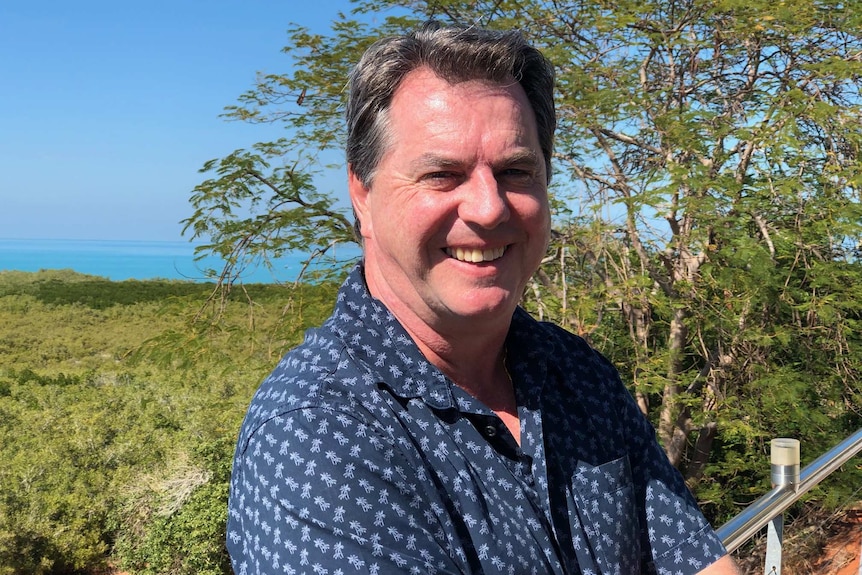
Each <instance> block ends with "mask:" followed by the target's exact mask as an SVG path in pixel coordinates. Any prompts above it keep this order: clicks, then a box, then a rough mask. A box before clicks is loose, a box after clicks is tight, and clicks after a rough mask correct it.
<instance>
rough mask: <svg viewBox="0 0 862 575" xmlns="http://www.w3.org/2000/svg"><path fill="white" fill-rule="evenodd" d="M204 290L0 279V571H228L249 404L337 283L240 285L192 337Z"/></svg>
mask: <svg viewBox="0 0 862 575" xmlns="http://www.w3.org/2000/svg"><path fill="white" fill-rule="evenodd" d="M212 290H213V286H212V285H206V284H192V283H184V282H168V281H152V282H139V281H126V282H110V281H106V280H103V279H101V278H94V277H87V276H81V275H77V274H73V273H71V272H59V273H58V272H40V273H36V274H25V273H11V272H2V273H0V445H2V447H0V457H2V461H3V464H2V465H0V485H3V487H4V489H3V490H2V492H0V574H13V573H15V574H43V573H44V574H47V573H76V572H80V573H84V572H95V571H98V570H103V569H105V568H106V567H107V566H108V565H109V564H110V565H113V566H115V567H118V568H122V569H125V570H128V571H130V572H133V573H145V574H146V573H153V574H155V573H188V574H192V573H195V574H207V573H212V574H216V573H229V572H230V570H229V565H228V560H227V557H226V554H225V552H224V524H225V521H226V502H227V482H228V476H229V473H230V462H231V456H232V451H233V446H234V441H235V438H236V433H237V431H238V429H239V425H240V422H241V420H242V417H243V415H244V412H245V408H246V406H247V404H248V402H249V400H250V398H251V395H252V393H253V392H254V389H255V388H256V387H257V385H258V383H259V382H260V380H261V379H262V378H263V377H264V376H265V375H266V374H267V373H268V371H269V370H270V369H271V368H272V366H273V365H274V363H275V361H277V358H278V357H280V355H281V354H282V353H283V351H284V350H285V349H286V348H287V347H289V346H292V345H295V344H296V343H298V342H299V341H300V339H301V337H302V333H303V331H304V329H306V328H307V327H308V326H310V325H313V324H318V323H319V322H320V321H321V320H322V319H324V318H325V317H326V316H327V315H328V314H329V311H330V310H331V307H332V302H333V297H334V286H333V285H331V284H321V285H316V286H314V287H307V286H302V285H297V286H278V285H252V286H246V289H245V290H240V289H235V290H234V292H233V294H232V295H231V296H230V297H229V298H228V300H227V301H226V302H224V305H223V307H222V315H221V318H220V322H219V325H218V329H209V330H205V331H204V332H201V333H198V332H196V331H195V330H194V329H193V328H192V327H191V326H193V325H194V324H193V322H192V321H191V319H192V318H193V317H194V316H195V314H196V313H197V312H198V311H199V308H200V306H201V305H202V302H204V301H206V299H207V296H208V295H209V294H210V293H211V292H212ZM250 296H252V297H253V298H254V304H253V305H249V303H248V298H249V297H250ZM179 358H182V360H180V359H179Z"/></svg>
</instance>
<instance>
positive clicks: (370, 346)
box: [327, 263, 553, 409]
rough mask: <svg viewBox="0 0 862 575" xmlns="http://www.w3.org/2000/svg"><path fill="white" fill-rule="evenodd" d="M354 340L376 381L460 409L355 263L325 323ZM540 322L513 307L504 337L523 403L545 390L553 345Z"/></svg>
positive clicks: (437, 406) (448, 386)
mask: <svg viewBox="0 0 862 575" xmlns="http://www.w3.org/2000/svg"><path fill="white" fill-rule="evenodd" d="M327 323H328V326H329V329H332V330H333V331H334V332H336V333H337V335H338V336H339V337H340V338H341V339H342V340H343V341H345V342H348V343H349V344H350V346H349V347H350V351H351V353H352V354H353V355H354V359H356V360H358V361H360V362H361V363H362V364H363V365H364V366H365V367H366V368H367V370H368V373H367V376H366V377H368V378H369V379H371V380H372V381H373V382H374V383H382V384H384V385H386V386H387V387H388V388H389V389H390V390H391V391H392V392H393V393H394V394H395V395H397V396H399V397H402V398H405V399H412V398H420V399H421V400H422V401H424V402H425V403H426V404H428V405H429V406H430V407H433V408H435V409H450V408H455V407H458V402H457V401H456V399H455V395H454V394H453V389H452V386H453V385H454V384H453V383H452V382H451V381H450V380H449V379H448V378H447V377H446V376H445V375H444V374H443V373H442V372H441V371H440V370H439V369H437V367H435V366H434V365H433V364H431V363H430V362H429V361H428V360H427V359H426V358H425V356H424V355H422V352H420V351H419V348H418V347H417V346H416V344H415V342H414V341H413V339H412V338H411V337H410V335H409V334H408V333H407V331H406V330H405V329H404V328H403V327H402V326H401V324H400V323H399V322H398V320H397V319H396V318H395V316H394V315H392V313H391V312H390V311H389V310H388V309H387V308H386V306H385V305H384V304H383V302H381V301H380V300H377V299H375V298H374V297H372V296H371V294H370V292H369V291H368V286H367V284H366V283H365V277H364V269H363V266H362V264H361V263H360V264H357V265H356V266H355V267H354V268H353V270H352V271H351V272H350V274H349V275H348V277H347V279H346V280H345V282H344V284H343V285H342V286H341V289H340V290H339V292H338V297H337V300H336V304H335V310H334V312H333V314H332V316H331V317H330V319H329V321H328V322H327ZM539 325H540V324H539V323H538V322H537V321H536V320H535V319H533V318H532V317H531V316H530V315H529V314H528V313H527V312H526V311H524V310H523V309H521V308H518V309H516V310H515V314H514V315H513V317H512V324H511V327H510V328H509V334H508V335H507V338H506V349H507V354H506V364H507V368H508V369H509V372H510V373H511V375H512V379H513V382H514V383H515V387H516V393H517V394H518V397H519V403H522V402H524V403H528V402H529V403H533V401H535V400H537V399H538V397H539V395H540V394H541V391H542V387H543V384H544V382H545V380H546V375H547V364H548V358H549V357H552V356H553V344H552V343H550V342H549V338H548V337H547V334H545V333H544V330H542V329H537V326H539Z"/></svg>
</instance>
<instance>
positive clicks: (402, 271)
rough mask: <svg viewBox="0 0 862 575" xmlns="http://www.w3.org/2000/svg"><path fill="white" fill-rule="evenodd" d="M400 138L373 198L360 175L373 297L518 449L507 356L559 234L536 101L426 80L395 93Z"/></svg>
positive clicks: (356, 198) (427, 76)
mask: <svg viewBox="0 0 862 575" xmlns="http://www.w3.org/2000/svg"><path fill="white" fill-rule="evenodd" d="M390 136H391V138H390V140H389V146H388V148H387V150H386V151H385V153H384V154H383V157H382V159H381V162H380V164H379V165H378V169H377V170H376V172H375V177H374V181H373V182H372V184H371V186H370V189H369V188H366V187H365V186H363V185H362V183H361V182H359V180H358V179H357V178H356V177H355V176H354V175H353V174H352V172H351V173H350V174H349V189H350V195H351V200H352V201H353V205H354V208H355V209H356V212H357V215H358V217H359V219H360V222H361V227H362V235H363V240H364V243H365V248H364V249H365V274H366V281H367V282H368V287H369V289H370V291H371V294H372V295H373V296H374V297H376V298H378V299H380V300H381V301H383V302H384V303H385V304H386V306H387V307H388V308H389V309H390V311H392V313H393V314H394V315H395V316H396V317H397V318H398V320H399V322H400V323H401V324H402V325H403V326H404V327H405V329H406V330H407V331H408V332H409V333H410V335H411V336H412V337H413V338H414V340H415V341H416V343H417V345H418V346H419V348H420V349H421V350H422V351H423V353H424V354H425V355H426V357H427V358H428V359H429V360H430V361H431V362H432V363H434V364H435V365H437V366H438V367H439V368H440V369H441V370H442V371H443V372H444V373H446V374H447V375H448V376H449V377H450V378H451V379H453V381H455V383H457V384H458V385H460V386H461V387H463V388H464V389H466V390H467V391H468V392H470V393H472V394H473V395H474V396H475V397H477V398H478V399H480V400H482V401H484V402H485V403H487V404H488V405H489V407H491V408H492V409H495V411H497V412H498V413H500V414H501V417H503V418H504V421H505V422H506V423H507V425H509V428H510V430H512V431H513V434H514V435H515V436H516V439H517V438H518V437H519V435H518V426H517V415H516V411H515V405H514V396H513V392H512V389H511V384H509V382H508V378H507V376H506V373H505V370H504V369H503V360H502V354H503V344H504V340H505V337H506V333H507V331H508V329H509V323H510V321H511V317H512V313H513V311H514V309H515V307H516V306H517V303H518V300H519V299H520V297H521V294H522V293H523V290H524V287H525V286H526V283H527V281H528V280H529V278H530V276H531V275H532V274H533V272H534V271H535V270H536V268H537V267H538V265H539V263H540V261H541V259H542V257H543V256H544V254H545V252H546V250H547V245H548V239H549V233H550V213H549V207H548V195H547V174H546V171H545V162H544V159H543V156H542V152H541V148H540V147H539V141H538V133H537V130H536V121H535V118H534V116H533V112H532V110H531V108H530V106H529V103H528V101H527V98H526V95H525V94H524V91H523V89H522V88H521V87H520V85H519V84H517V83H516V82H514V80H513V81H512V82H511V83H507V84H505V85H500V84H492V83H488V82H480V81H470V82H462V83H458V84H454V85H452V84H449V83H448V82H447V81H445V80H442V79H441V78H438V77H437V76H436V75H435V74H433V73H432V72H431V71H430V70H428V69H422V68H420V69H418V70H415V71H413V72H411V73H410V74H408V75H407V77H406V78H405V79H404V81H403V82H402V84H401V85H400V86H399V88H398V89H397V90H396V92H395V95H394V97H393V100H392V105H391V110H390ZM467 260H482V261H467ZM513 418H514V419H513Z"/></svg>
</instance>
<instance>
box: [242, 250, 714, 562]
mask: <svg viewBox="0 0 862 575" xmlns="http://www.w3.org/2000/svg"><path fill="white" fill-rule="evenodd" d="M506 349H507V367H508V369H509V372H510V374H511V376H512V380H513V382H514V385H515V391H516V398H517V403H518V415H519V418H520V425H521V445H520V446H519V445H518V444H517V442H515V440H514V438H513V437H512V435H511V434H510V433H509V431H508V429H507V428H506V426H505V425H504V424H503V422H502V421H501V420H500V419H499V418H498V417H497V416H496V415H495V414H494V413H493V412H492V411H491V410H490V409H488V408H487V407H486V406H484V405H483V404H481V403H480V402H478V401H476V400H475V399H473V398H472V397H471V396H470V395H469V394H467V393H466V392H464V391H463V390H461V389H460V388H459V387H458V386H456V385H454V384H453V383H452V382H451V381H450V380H449V379H447V378H446V376H444V375H443V374H442V373H441V372H440V371H439V370H438V369H437V368H435V367H434V366H433V365H431V364H430V363H429V362H428V361H427V360H426V359H425V357H424V356H423V355H422V354H421V353H420V351H419V349H418V348H417V347H416V345H415V344H414V342H413V341H412V340H411V338H410V337H409V336H408V335H407V333H406V332H405V331H404V329H403V328H402V327H401V325H400V324H399V323H398V322H397V320H396V319H395V318H394V317H393V316H392V314H390V313H389V311H388V310H387V309H386V308H385V307H384V306H383V304H382V303H381V302H379V301H378V300H375V299H373V298H372V297H371V296H370V295H369V293H368V290H367V287H366V285H365V281H364V279H363V276H362V269H361V267H357V268H356V269H355V270H354V271H353V272H352V273H351V275H350V277H349V278H348V279H347V281H346V282H345V283H344V285H343V286H342V288H341V290H340V292H339V295H338V300H337V303H336V307H335V310H334V312H333V314H332V316H331V317H330V318H329V319H328V320H327V321H326V323H325V324H323V326H321V327H320V328H318V329H315V330H310V331H309V332H308V333H307V334H306V338H305V341H304V342H303V343H302V344H301V345H300V346H298V347H297V348H295V349H293V350H291V351H290V352H289V353H288V354H287V355H286V356H285V357H284V358H283V359H282V360H281V361H280V363H279V364H278V366H277V367H276V369H275V370H274V371H273V373H272V374H271V375H270V376H269V377H268V378H267V379H266V380H265V381H264V382H263V383H262V385H261V387H260V389H259V390H258V391H257V393H256V394H255V397H254V399H253V401H252V403H251V406H250V408H249V411H248V414H247V415H246V419H245V421H244V423H243V426H242V430H241V432H240V436H239V441H238V445H237V450H236V456H235V459H234V466H233V473H232V479H231V487H230V504H229V519H228V530H227V546H228V550H229V552H230V555H231V559H232V561H233V567H234V570H235V572H236V573H237V574H238V575H246V574H252V573H270V574H275V573H287V574H296V575H300V574H307V575H313V574H314V575H349V574H365V573H371V574H380V575H383V574H387V575H388V574H399V575H400V574H420V573H423V574H424V573H429V574H431V573H439V574H456V573H459V574H480V573H483V574H492V573H501V574H510V575H514V574H519V575H520V574H564V573H565V574H577V573H582V574H584V575H590V574H592V575H598V574H606V573H608V574H609V573H613V574H620V575H629V574H640V573H657V574H662V575H686V574H689V573H696V572H697V571H699V570H701V569H702V568H704V567H706V566H707V565H708V564H709V563H712V562H713V561H715V560H716V559H718V558H719V557H720V556H722V555H723V554H724V553H725V551H724V548H723V547H722V545H721V542H720V541H719V540H718V539H717V537H716V535H715V534H714V532H713V530H712V529H711V527H710V526H709V525H708V524H707V522H706V520H705V519H704V517H703V516H702V515H701V513H700V511H699V510H698V507H697V504H696V502H695V501H694V499H693V498H692V496H691V494H690V493H689V491H688V490H687V488H686V486H685V484H684V483H683V481H682V478H681V476H680V475H679V473H677V471H676V470H675V469H674V468H673V467H672V466H671V465H670V464H669V462H668V460H667V458H666V457H665V455H664V452H663V451H662V450H661V448H660V447H659V445H658V444H657V442H656V440H655V433H654V431H653V428H652V427H651V426H650V424H649V423H648V422H647V421H646V419H645V418H644V417H643V416H642V415H641V413H640V411H639V410H638V408H637V406H636V404H635V403H634V401H633V399H632V397H631V395H630V394H629V393H628V391H627V390H626V389H625V387H624V386H623V384H622V383H621V381H620V378H619V376H618V374H617V372H616V370H615V369H614V368H613V367H612V366H611V365H610V364H609V362H608V361H607V360H605V359H604V358H603V357H602V356H601V355H599V354H598V353H597V352H596V351H594V350H592V349H591V348H590V347H589V346H587V344H586V343H585V342H584V341H583V340H582V339H580V338H578V337H576V336H574V335H572V334H570V333H568V332H566V331H564V330H562V329H560V328H558V327H555V326H553V325H551V324H546V323H540V322H537V321H535V320H534V319H532V318H531V317H530V316H529V315H528V314H527V313H526V312H524V311H523V310H520V309H519V310H517V311H516V312H515V314H514V316H513V319H512V325H511V328H510V331H509V335H508V338H507V341H506Z"/></svg>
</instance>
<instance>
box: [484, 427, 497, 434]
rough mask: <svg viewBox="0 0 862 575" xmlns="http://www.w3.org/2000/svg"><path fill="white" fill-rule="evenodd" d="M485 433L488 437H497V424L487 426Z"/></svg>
mask: <svg viewBox="0 0 862 575" xmlns="http://www.w3.org/2000/svg"><path fill="white" fill-rule="evenodd" d="M485 435H487V436H488V437H495V436H496V435H497V426H496V425H489V426H487V427H486V428H485Z"/></svg>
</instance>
